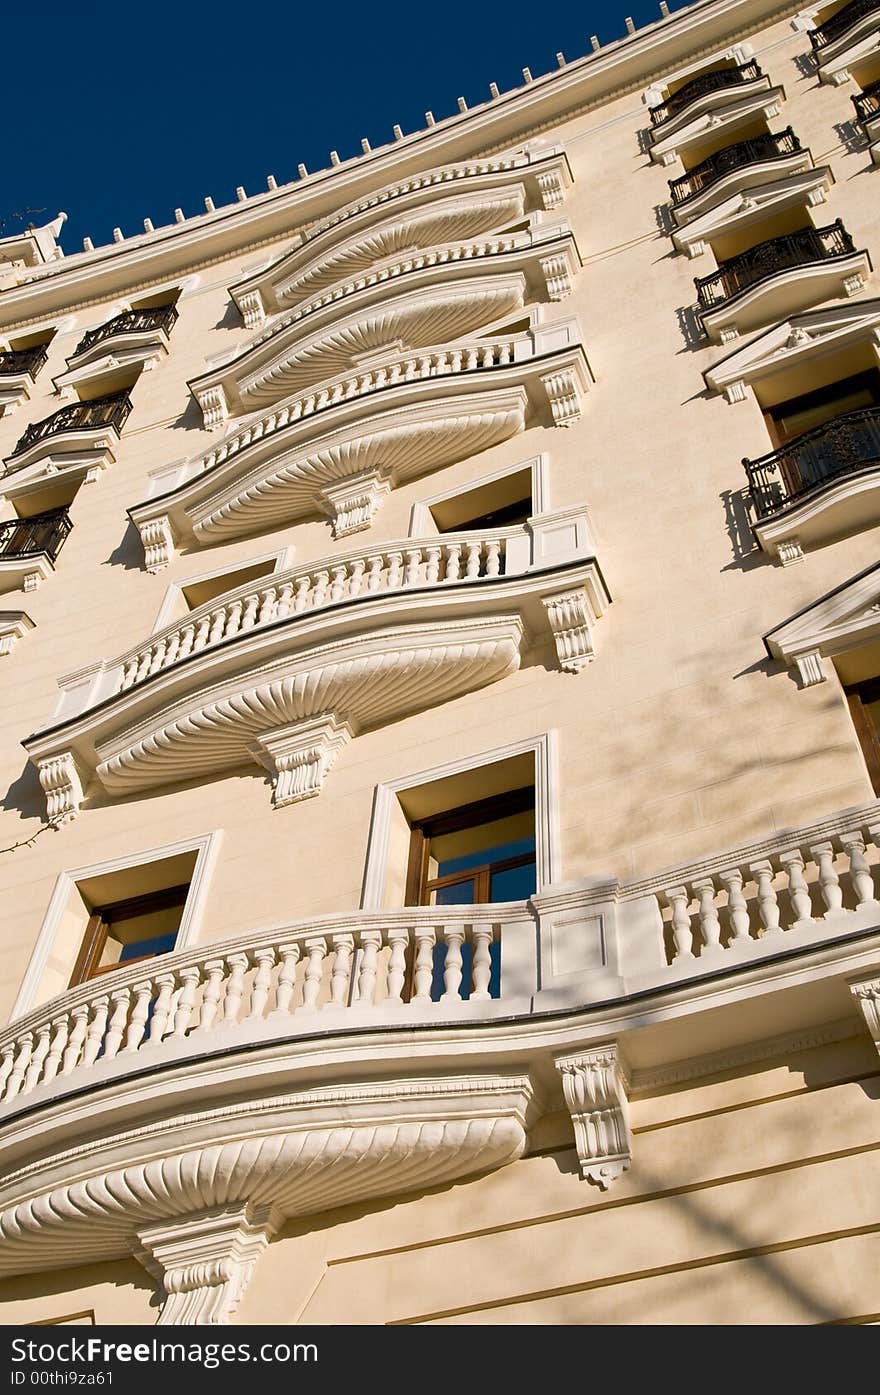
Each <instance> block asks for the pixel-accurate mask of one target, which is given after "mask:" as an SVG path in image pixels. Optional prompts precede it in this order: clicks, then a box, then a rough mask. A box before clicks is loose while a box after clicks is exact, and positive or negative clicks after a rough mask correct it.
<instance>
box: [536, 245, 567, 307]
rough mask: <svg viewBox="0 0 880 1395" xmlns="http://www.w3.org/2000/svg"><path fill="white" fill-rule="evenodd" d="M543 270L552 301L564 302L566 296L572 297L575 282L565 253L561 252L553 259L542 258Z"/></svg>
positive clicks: (548, 293)
mask: <svg viewBox="0 0 880 1395" xmlns="http://www.w3.org/2000/svg"><path fill="white" fill-rule="evenodd" d="M541 270H542V271H543V273H544V280H545V282H546V285H547V295H548V296H549V298H550V299H551V300H564V299H565V297H566V296H569V295H571V292H572V289H573V286H574V282H573V281H572V277H571V267H570V266H569V264H568V257H566V256H565V254H564V253H561V252H560V253H558V254H557V255H555V256H552V257H542V258H541Z"/></svg>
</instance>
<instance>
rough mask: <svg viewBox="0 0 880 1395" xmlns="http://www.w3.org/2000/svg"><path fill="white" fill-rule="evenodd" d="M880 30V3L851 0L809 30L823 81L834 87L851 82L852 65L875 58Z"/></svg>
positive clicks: (817, 66)
mask: <svg viewBox="0 0 880 1395" xmlns="http://www.w3.org/2000/svg"><path fill="white" fill-rule="evenodd" d="M878 31H880V3H878V0H850V3H849V4H848V5H843V6H841V8H840V9H839V10H837V11H836V12H835V13H834V14H833V15H831V16H830V17H829V18H828V19H826V20H825V21H824V22H823V23H822V24H819V25H817V26H816V28H815V29H812V30H810V31H808V32H809V35H810V43H811V44H812V47H813V58H814V61H815V64H816V71H817V73H818V74H819V78H820V79H821V81H822V82H827V83H832V84H833V85H834V86H839V85H840V84H841V83H844V82H847V81H849V77H850V71H849V70H850V66H851V65H852V64H854V63H857V62H859V61H860V60H864V59H865V58H873V57H874V56H875V55H876V51H877V34H878Z"/></svg>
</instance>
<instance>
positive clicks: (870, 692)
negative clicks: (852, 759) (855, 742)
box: [844, 677, 880, 795]
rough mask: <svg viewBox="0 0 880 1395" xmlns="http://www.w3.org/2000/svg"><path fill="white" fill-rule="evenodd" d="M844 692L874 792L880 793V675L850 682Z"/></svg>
mask: <svg viewBox="0 0 880 1395" xmlns="http://www.w3.org/2000/svg"><path fill="white" fill-rule="evenodd" d="M844 692H845V693H846V700H847V702H848V703H849V710H850V715H851V717H852V720H853V726H854V727H855V729H856V735H857V736H858V738H859V744H860V746H861V748H862V753H863V755H864V757H865V764H866V765H867V767H868V774H869V776H870V778H871V784H872V785H873V786H874V793H875V794H878V795H880V677H877V678H870V679H868V680H867V681H866V682H862V683H852V684H849V685H848V686H846V687H844Z"/></svg>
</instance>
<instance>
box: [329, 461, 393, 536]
mask: <svg viewBox="0 0 880 1395" xmlns="http://www.w3.org/2000/svg"><path fill="white" fill-rule="evenodd" d="M390 489H391V481H390V480H389V479H388V477H387V475H386V474H385V473H384V472H383V471H382V470H381V469H378V470H364V471H363V473H362V474H359V475H353V476H352V477H351V479H348V480H343V481H341V482H340V483H339V484H335V485H333V484H328V485H326V486H325V487H324V489H323V490H322V491H321V503H322V506H323V509H324V512H325V513H326V514H327V515H328V517H329V518H330V524H331V529H332V532H333V536H334V538H347V537H349V536H350V535H351V534H352V533H361V532H363V531H364V529H365V528H369V527H370V524H371V523H372V521H373V516H374V514H375V513H376V511H377V510H378V508H379V507H380V505H381V504H382V501H383V500H384V498H385V496H386V494H388V492H389V490H390Z"/></svg>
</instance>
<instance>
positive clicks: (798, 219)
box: [710, 203, 816, 272]
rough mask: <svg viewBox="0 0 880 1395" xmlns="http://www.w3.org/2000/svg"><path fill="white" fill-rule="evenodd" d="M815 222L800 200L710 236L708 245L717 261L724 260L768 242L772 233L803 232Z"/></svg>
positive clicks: (813, 225)
mask: <svg viewBox="0 0 880 1395" xmlns="http://www.w3.org/2000/svg"><path fill="white" fill-rule="evenodd" d="M815 226H816V225H815V223H814V222H813V220H812V218H811V217H810V214H809V210H808V208H807V206H806V204H803V203H801V204H797V205H796V206H795V207H794V208H786V209H783V210H782V211H781V212H779V213H771V214H770V215H769V216H768V217H766V218H761V219H759V220H758V222H756V223H748V224H746V226H745V227H740V228H738V229H734V230H733V231H732V232H730V233H726V234H724V235H722V236H720V237H713V238H712V239H711V244H710V245H711V247H712V253H713V255H714V257H715V259H716V261H719V262H725V261H728V260H729V259H730V258H731V257H738V256H739V255H740V253H742V252H748V251H750V250H751V248H752V247H757V246H759V244H760V243H762V242H770V241H771V239H773V238H774V237H785V236H786V234H788V233H795V232H803V231H804V230H805V229H808V228H814V227H815ZM767 270H768V272H769V271H772V270H773V268H772V266H768V268H767Z"/></svg>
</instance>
